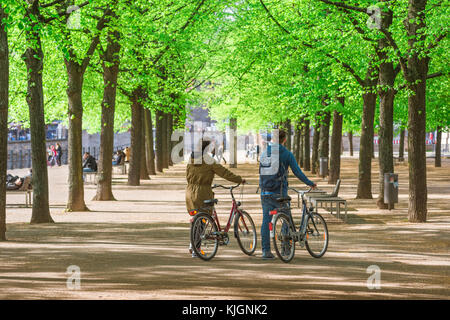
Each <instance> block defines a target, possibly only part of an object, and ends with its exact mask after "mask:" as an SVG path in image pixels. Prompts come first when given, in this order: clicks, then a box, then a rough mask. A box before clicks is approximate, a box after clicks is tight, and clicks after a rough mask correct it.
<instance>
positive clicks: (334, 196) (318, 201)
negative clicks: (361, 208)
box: [307, 179, 347, 222]
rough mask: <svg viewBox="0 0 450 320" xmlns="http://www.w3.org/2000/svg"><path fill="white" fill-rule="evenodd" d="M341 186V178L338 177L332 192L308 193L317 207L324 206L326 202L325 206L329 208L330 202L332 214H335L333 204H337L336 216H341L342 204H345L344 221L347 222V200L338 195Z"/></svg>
mask: <svg viewBox="0 0 450 320" xmlns="http://www.w3.org/2000/svg"><path fill="white" fill-rule="evenodd" d="M340 186H341V179H338V181H337V182H336V186H335V187H334V190H333V192H332V193H331V194H326V193H321V194H313V193H307V198H308V201H309V202H311V203H312V204H313V206H314V207H316V209H318V208H323V205H324V204H325V208H326V209H328V204H330V214H333V204H336V208H335V209H336V217H337V218H338V219H340V216H341V204H344V206H345V207H344V209H345V216H344V221H345V222H347V200H345V199H342V198H340V197H338V194H339V189H340Z"/></svg>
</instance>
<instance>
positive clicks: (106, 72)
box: [93, 31, 120, 201]
mask: <svg viewBox="0 0 450 320" xmlns="http://www.w3.org/2000/svg"><path fill="white" fill-rule="evenodd" d="M119 40H120V33H119V32H118V31H110V32H108V40H107V41H108V46H107V47H106V52H105V53H104V54H103V55H102V60H103V61H102V67H103V100H102V120H101V121H102V122H101V124H102V125H101V132H100V156H99V161H98V175H97V179H98V180H97V193H96V195H95V197H94V199H93V200H98V201H110V200H115V199H114V196H113V193H112V156H113V152H114V113H115V109H116V92H117V90H116V88H117V76H118V73H119V59H120V58H119V52H120V43H119Z"/></svg>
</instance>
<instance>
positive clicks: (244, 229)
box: [234, 211, 258, 256]
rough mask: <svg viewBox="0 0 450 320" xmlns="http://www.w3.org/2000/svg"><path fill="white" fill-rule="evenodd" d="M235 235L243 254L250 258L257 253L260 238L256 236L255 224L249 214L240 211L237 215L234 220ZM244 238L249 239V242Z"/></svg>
mask: <svg viewBox="0 0 450 320" xmlns="http://www.w3.org/2000/svg"><path fill="white" fill-rule="evenodd" d="M234 235H235V237H236V239H237V242H238V244H239V247H240V248H241V250H242V252H244V253H245V254H246V255H249V256H251V255H252V254H253V253H255V250H256V244H257V238H258V237H257V234H256V227H255V223H254V222H253V219H252V217H251V216H250V215H249V214H248V213H247V212H245V211H240V212H238V213H237V214H236V218H235V220H234ZM244 236H245V237H246V238H248V240H247V239H245V240H244Z"/></svg>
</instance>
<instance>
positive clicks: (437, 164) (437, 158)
mask: <svg viewBox="0 0 450 320" xmlns="http://www.w3.org/2000/svg"><path fill="white" fill-rule="evenodd" d="M441 141H442V128H441V127H440V126H438V127H437V128H436V145H435V148H436V150H435V151H436V152H435V153H434V154H435V157H434V166H435V167H436V168H438V167H441V143H442V142H441Z"/></svg>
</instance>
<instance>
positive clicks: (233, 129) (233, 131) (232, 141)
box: [228, 118, 237, 168]
mask: <svg viewBox="0 0 450 320" xmlns="http://www.w3.org/2000/svg"><path fill="white" fill-rule="evenodd" d="M228 141H229V145H230V150H229V151H230V168H237V119H236V118H230V137H229V139H228Z"/></svg>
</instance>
